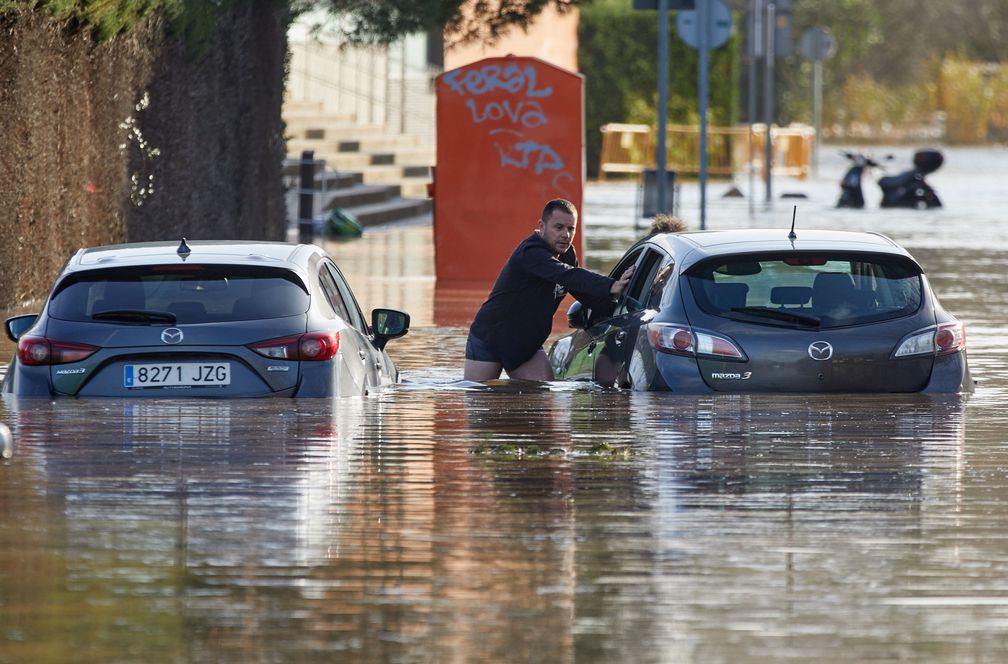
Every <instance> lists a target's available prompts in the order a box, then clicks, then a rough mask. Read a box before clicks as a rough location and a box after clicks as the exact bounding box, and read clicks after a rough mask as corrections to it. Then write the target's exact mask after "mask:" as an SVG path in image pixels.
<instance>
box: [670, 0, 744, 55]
mask: <svg viewBox="0 0 1008 664" xmlns="http://www.w3.org/2000/svg"><path fill="white" fill-rule="evenodd" d="M701 1H703V0H701ZM706 1H707V3H708V8H707V17H708V22H707V40H706V41H707V48H709V49H711V48H717V47H719V46H722V45H723V44H724V43H725V42H727V41H728V38H729V37H731V31H732V17H731V10H730V9H728V5H726V4H725V3H724V2H722V0H706ZM699 14H700V12H699V10H696V9H690V10H686V11H681V12H679V13H678V14H676V31H677V32H678V33H679V37H680V38H681V39H682V40H683V41H684V42H686V43H687V44H689V45H690V46H692V47H693V48H700V29H699V23H700V17H699Z"/></svg>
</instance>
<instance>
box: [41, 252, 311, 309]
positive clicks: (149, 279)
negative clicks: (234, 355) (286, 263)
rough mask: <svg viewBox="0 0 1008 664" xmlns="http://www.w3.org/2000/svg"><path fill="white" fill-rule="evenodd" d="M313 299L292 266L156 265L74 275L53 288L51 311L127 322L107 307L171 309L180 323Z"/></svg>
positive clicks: (301, 304)
mask: <svg viewBox="0 0 1008 664" xmlns="http://www.w3.org/2000/svg"><path fill="white" fill-rule="evenodd" d="M308 302H309V298H308V293H307V291H306V290H305V288H304V286H303V285H302V283H301V281H300V279H298V277H297V276H296V275H295V274H294V273H292V272H290V271H289V270H283V269H276V268H263V267H258V266H244V265H152V266H143V267H132V268H128V269H123V268H118V269H114V270H112V269H108V270H90V271H88V272H81V273H77V274H74V275H71V276H70V277H68V278H67V279H65V280H63V281H62V282H61V283H60V284H59V286H58V287H57V290H56V291H55V292H54V293H53V296H52V299H51V301H50V302H49V315H50V316H52V317H53V318H58V319H62V320H70V321H93V320H99V321H108V322H122V321H123V320H130V318H129V316H124V315H121V314H109V313H108V312H154V313H163V312H168V313H170V314H172V315H173V316H174V318H175V321H176V322H177V323H211V322H218V321H237V320H257V319H263V318H281V317H284V316H294V315H298V314H304V313H305V312H306V311H307V310H308ZM103 314H104V315H103ZM134 320H136V319H134Z"/></svg>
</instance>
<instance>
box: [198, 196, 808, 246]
mask: <svg viewBox="0 0 1008 664" xmlns="http://www.w3.org/2000/svg"><path fill="white" fill-rule="evenodd" d="M796 216H798V206H797V205H795V206H794V209H793V210H792V211H791V232H790V233H788V234H787V237H788V239H789V240H791V241H794V240H797V239H798V236H797V235H796V234H795V232H794V222H795V217H796ZM183 242H185V240H183ZM180 251H181V250H180Z"/></svg>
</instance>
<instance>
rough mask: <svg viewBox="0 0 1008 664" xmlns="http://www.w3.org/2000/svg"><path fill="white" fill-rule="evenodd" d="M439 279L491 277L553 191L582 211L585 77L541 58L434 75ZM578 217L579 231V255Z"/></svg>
mask: <svg viewBox="0 0 1008 664" xmlns="http://www.w3.org/2000/svg"><path fill="white" fill-rule="evenodd" d="M437 137H438V138H437V169H436V172H435V176H434V247H435V269H436V273H437V279H438V282H439V283H442V282H486V281H492V280H493V279H494V278H495V277H496V276H497V273H498V272H499V271H500V268H501V266H502V265H503V264H504V261H505V260H507V257H508V256H509V255H510V254H511V252H512V251H513V250H514V248H515V246H516V245H517V244H518V243H519V242H520V241H521V240H522V239H524V238H525V237H527V236H528V235H529V233H531V232H532V230H533V229H534V228H535V227H536V224H537V222H538V219H539V213H540V212H541V211H542V208H543V206H544V205H545V204H546V201H548V200H549V199H551V198H566V199H568V200H570V201H571V202H573V203H574V204H575V205H576V206H577V208H578V210H579V211H580V210H581V201H582V192H583V188H584V79H583V78H582V76H581V75H580V74H577V73H574V72H570V71H567V70H565V69H561V68H559V67H556V66H554V65H551V64H549V63H547V62H543V61H542V60H538V59H536V58H526V57H513V56H506V57H496V58H487V59H484V60H480V61H479V62H474V63H472V64H469V65H466V66H464V67H459V68H457V69H453V70H451V71H447V72H444V73H443V74H441V75H440V76H438V78H437ZM581 236H582V233H581V223H580V219H579V224H578V233H577V235H576V236H575V238H574V246H575V248H576V249H577V252H578V256H579V257H580V256H582V255H583V253H582V246H583V244H582V242H581Z"/></svg>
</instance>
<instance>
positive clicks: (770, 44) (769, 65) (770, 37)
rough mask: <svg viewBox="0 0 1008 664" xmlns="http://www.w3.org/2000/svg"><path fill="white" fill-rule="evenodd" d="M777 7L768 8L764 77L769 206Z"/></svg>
mask: <svg viewBox="0 0 1008 664" xmlns="http://www.w3.org/2000/svg"><path fill="white" fill-rule="evenodd" d="M776 10H777V7H776V5H775V4H774V3H773V2H768V3H767V8H766V69H765V74H764V78H763V119H764V121H765V122H766V138H765V140H764V148H765V149H764V151H763V178H764V180H765V181H766V203H767V207H772V206H773V191H772V190H773V187H772V184H771V181H772V180H773V177H772V171H773V146H772V140H771V138H770V127H771V126H772V125H773V115H774V28H775V24H776V20H775V14H776Z"/></svg>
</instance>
